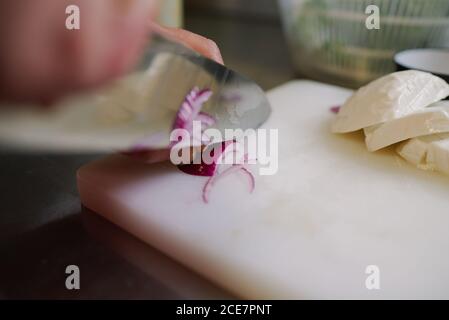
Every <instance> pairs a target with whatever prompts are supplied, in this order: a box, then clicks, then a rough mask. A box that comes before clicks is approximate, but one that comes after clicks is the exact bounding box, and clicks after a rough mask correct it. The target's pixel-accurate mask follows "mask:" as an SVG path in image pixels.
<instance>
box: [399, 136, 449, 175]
mask: <svg viewBox="0 0 449 320" xmlns="http://www.w3.org/2000/svg"><path fill="white" fill-rule="evenodd" d="M396 151H397V152H398V153H399V155H400V156H401V157H403V158H404V159H405V160H407V161H408V162H410V163H411V164H413V165H415V166H417V167H418V168H420V169H424V170H436V171H440V172H444V173H446V174H449V133H443V134H433V135H429V136H423V137H417V138H413V139H410V140H408V141H405V142H403V143H401V144H400V145H399V146H398V148H397V149H396Z"/></svg>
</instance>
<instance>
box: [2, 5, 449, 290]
mask: <svg viewBox="0 0 449 320" xmlns="http://www.w3.org/2000/svg"><path fill="white" fill-rule="evenodd" d="M368 4H376V5H378V6H379V8H380V12H381V29H380V30H367V29H366V28H365V19H366V14H365V13H364V10H365V8H366V6H367V5H368ZM159 20H160V21H161V22H162V23H163V24H166V25H170V26H178V27H181V26H182V27H183V28H186V29H188V30H191V31H193V32H195V33H198V34H201V35H204V36H206V37H208V38H210V39H213V40H214V41H216V42H217V44H218V45H219V47H220V48H221V50H222V53H223V58H224V61H225V63H226V65H227V66H229V67H230V68H232V69H234V70H237V71H238V72H240V73H242V74H244V75H246V76H248V77H250V78H252V79H253V80H255V81H256V82H257V83H259V84H260V85H261V86H262V88H263V89H265V90H269V89H271V88H273V87H275V86H278V85H281V84H283V83H285V82H287V81H289V80H292V79H294V78H308V79H315V80H318V81H322V82H328V83H335V84H339V85H343V86H349V87H357V86H359V85H361V84H363V83H366V82H368V81H370V80H371V79H374V78H376V77H378V76H380V75H382V74H385V73H388V72H391V71H393V70H394V64H393V61H392V57H393V55H394V53H395V52H397V51H398V50H403V49H406V48H416V47H433V46H434V47H449V1H448V0H370V1H366V0H279V1H276V0H226V1H210V0H185V1H182V0H165V1H164V8H163V10H162V12H161V15H160V17H159ZM99 156H101V155H77V156H68V155H67V156H62V155H45V154H42V155H30V156H25V155H9V154H2V155H1V156H0V167H1V168H2V170H1V172H0V174H1V178H0V180H1V181H2V183H1V184H0V193H1V194H2V201H1V211H2V219H1V220H0V256H1V257H2V259H3V261H2V263H1V264H0V298H2V297H8V298H130V299H132V298H159V299H164V298H214V297H218V298H227V297H232V296H230V295H229V294H228V293H226V292H223V291H222V290H221V289H218V288H216V287H214V286H213V285H211V284H209V283H208V282H207V281H205V280H202V279H201V278H200V277H199V276H197V275H194V274H193V273H192V272H190V271H189V270H187V269H186V268H183V267H182V266H180V265H179V264H177V263H176V262H174V261H172V260H171V259H169V258H167V257H165V256H164V255H163V254H161V253H159V252H157V251H155V250H154V249H151V248H149V247H148V246H145V245H143V244H142V243H141V242H140V241H138V240H136V239H134V238H133V237H132V236H130V235H129V234H127V233H126V232H123V231H120V230H119V229H118V228H117V227H114V226H112V225H111V224H110V223H109V222H107V221H104V220H102V219H101V218H100V217H97V216H94V215H91V214H87V215H86V214H85V213H83V211H82V209H81V208H80V201H79V198H78V194H77V190H76V180H75V179H76V174H75V173H76V170H77V169H78V168H79V167H80V166H81V165H83V164H85V163H87V162H89V161H91V160H93V159H95V158H97V157H99ZM92 219H93V221H92ZM92 225H94V226H95V227H92ZM92 228H94V229H96V230H98V229H101V230H102V232H101V233H98V232H97V233H95V234H94V235H92V233H91V232H89V230H90V229H92ZM109 235H113V236H109ZM74 261H75V262H76V263H77V264H79V265H80V267H81V268H82V269H86V270H89V271H88V274H86V275H85V279H87V280H86V281H85V282H83V283H85V286H84V287H83V290H82V292H69V291H67V290H66V289H65V287H64V286H63V285H61V283H63V279H64V277H65V274H64V268H65V266H66V265H67V264H69V263H73V262H74ZM44 270H45V271H44ZM48 270H50V272H48Z"/></svg>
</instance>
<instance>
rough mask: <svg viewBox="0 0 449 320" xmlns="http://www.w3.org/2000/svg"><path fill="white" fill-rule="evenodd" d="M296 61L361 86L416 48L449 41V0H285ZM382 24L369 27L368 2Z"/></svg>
mask: <svg viewBox="0 0 449 320" xmlns="http://www.w3.org/2000/svg"><path fill="white" fill-rule="evenodd" d="M279 2H280V6H281V12H282V18H283V22H284V26H285V31H286V35H287V39H288V42H289V44H290V47H291V51H292V55H293V61H294V64H295V67H296V68H297V70H298V71H299V72H300V73H301V74H303V75H305V76H308V77H310V78H313V79H316V80H320V81H325V82H331V83H336V84H339V85H343V86H348V87H358V86H360V85H363V84H365V83H367V82H369V81H371V80H373V79H375V78H378V77H380V76H382V75H384V74H386V73H389V72H393V71H394V70H395V65H394V62H393V56H394V54H395V53H396V52H398V51H401V50H404V49H410V48H425V47H447V46H449V0H279ZM369 5H376V6H378V7H379V9H380V29H379V30H376V29H374V30H369V29H368V28H366V25H365V23H366V19H367V17H368V15H367V14H366V13H365V10H366V8H367V6H369Z"/></svg>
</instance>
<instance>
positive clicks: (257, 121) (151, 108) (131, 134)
mask: <svg viewBox="0 0 449 320" xmlns="http://www.w3.org/2000/svg"><path fill="white" fill-rule="evenodd" d="M194 87H198V88H208V89H211V90H212V92H213V95H212V97H211V99H210V100H209V101H208V102H207V103H206V104H205V105H204V107H203V109H202V111H205V112H207V113H208V114H210V115H212V116H213V117H214V118H215V119H216V120H217V121H216V124H215V125H214V127H215V128H216V129H218V130H220V131H221V132H224V130H225V129H242V130H246V129H250V128H253V129H255V128H258V127H259V126H260V125H261V124H262V123H264V122H265V120H266V119H267V118H268V117H269V115H270V104H269V102H268V100H267V98H266V96H265V93H264V92H263V91H262V89H261V88H260V87H259V86H258V85H257V84H255V83H254V82H253V81H251V80H249V79H247V78H245V77H243V76H241V75H239V74H238V73H236V72H235V71H233V70H231V69H228V68H226V67H225V66H223V65H221V64H219V63H216V62H214V61H212V60H210V59H207V58H205V57H203V56H201V55H199V54H198V53H196V52H194V51H193V50H191V49H189V48H187V47H185V46H183V45H181V44H178V43H175V42H173V41H170V40H168V39H166V38H164V37H162V36H159V35H156V36H153V39H152V40H151V46H149V49H148V50H146V51H145V53H144V55H143V57H142V60H141V62H140V63H139V64H138V66H137V67H136V68H135V70H133V72H131V73H130V74H128V75H127V76H125V77H124V78H122V79H119V80H117V81H115V82H114V83H113V84H111V85H109V86H107V87H105V88H102V89H99V90H97V91H95V92H94V93H91V94H84V95H77V96H74V97H70V98H68V99H66V100H65V101H63V102H61V103H60V104H59V105H57V106H55V107H54V108H51V109H50V110H43V109H41V108H29V107H23V106H2V107H0V146H1V147H2V148H7V149H14V150H16V151H25V152H33V151H34V152H55V153H86V152H105V151H106V152H116V151H127V150H130V149H131V148H133V146H136V145H139V146H143V147H145V148H149V149H155V150H156V149H167V148H168V147H169V134H170V132H171V130H172V126H173V121H174V118H175V115H176V113H177V111H178V110H179V107H180V105H181V104H182V102H183V100H184V99H185V96H186V94H188V92H190V90H192V88H194Z"/></svg>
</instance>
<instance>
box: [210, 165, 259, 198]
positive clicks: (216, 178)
mask: <svg viewBox="0 0 449 320" xmlns="http://www.w3.org/2000/svg"><path fill="white" fill-rule="evenodd" d="M239 171H241V172H243V173H245V175H246V176H247V177H248V178H249V180H250V184H249V186H250V191H249V192H250V193H252V192H253V191H254V188H255V179H254V176H253V174H252V173H251V171H249V170H248V169H247V168H245V167H244V165H241V164H236V165H233V166H231V167H229V168H227V169H226V170H224V171H223V172H221V173H219V174H215V175H214V176H212V177H210V178H209V179H207V181H206V183H205V184H204V187H203V196H202V197H203V202H204V203H209V194H210V192H211V190H212V187H213V186H214V185H215V183H217V182H218V181H219V180H220V179H222V178H224V177H225V176H227V175H229V174H231V173H234V172H239Z"/></svg>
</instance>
